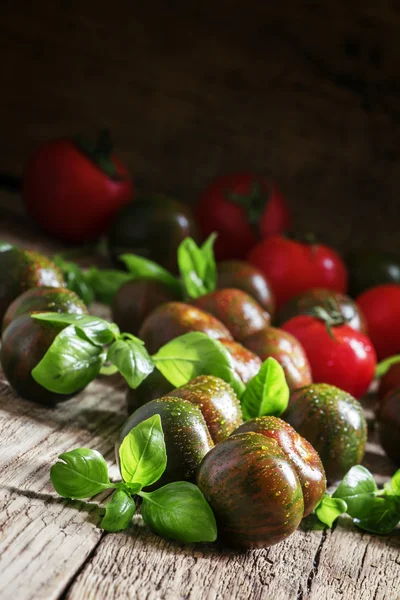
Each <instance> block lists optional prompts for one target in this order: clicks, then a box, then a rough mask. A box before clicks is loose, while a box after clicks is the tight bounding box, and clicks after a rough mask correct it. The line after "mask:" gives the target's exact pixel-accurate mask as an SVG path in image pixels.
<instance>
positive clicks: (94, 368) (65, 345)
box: [32, 313, 106, 394]
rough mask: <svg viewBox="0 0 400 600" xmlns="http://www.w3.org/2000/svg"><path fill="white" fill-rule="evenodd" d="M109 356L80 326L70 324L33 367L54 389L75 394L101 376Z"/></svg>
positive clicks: (37, 376)
mask: <svg viewBox="0 0 400 600" xmlns="http://www.w3.org/2000/svg"><path fill="white" fill-rule="evenodd" d="M49 314H53V313H49ZM71 316H72V315H71ZM105 359H106V353H105V351H104V350H103V348H101V347H100V346H96V345H95V344H92V343H91V342H89V340H87V339H86V337H85V336H84V335H83V333H82V332H81V331H80V330H79V329H76V327H74V326H73V325H70V326H69V327H66V328H65V329H63V330H62V331H60V333H59V334H58V335H57V337H56V338H55V339H54V342H53V343H52V345H51V346H50V348H49V349H48V350H47V352H46V354H45V355H44V357H43V358H42V360H41V361H40V362H39V364H38V365H36V367H35V368H34V369H33V370H32V377H33V378H34V380H35V381H37V383H39V384H40V385H42V386H43V387H44V388H46V389H48V390H50V391H51V392H56V393H58V394H74V393H75V392H78V391H79V390H82V389H83V388H84V387H86V386H87V385H88V384H89V383H90V382H91V381H92V380H93V379H95V378H96V377H97V375H98V374H99V371H100V369H101V367H102V365H103V364H104V361H105Z"/></svg>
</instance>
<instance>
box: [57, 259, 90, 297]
mask: <svg viewBox="0 0 400 600" xmlns="http://www.w3.org/2000/svg"><path fill="white" fill-rule="evenodd" d="M53 262H54V263H55V264H56V265H57V267H59V269H61V272H62V274H63V277H64V280H65V283H66V285H67V288H68V289H69V290H71V291H72V292H75V294H78V296H79V297H80V298H82V300H83V301H84V303H85V304H86V306H88V305H89V304H91V303H92V302H93V300H94V292H93V290H92V288H91V286H90V285H89V284H88V282H87V280H86V274H85V273H84V271H83V270H82V269H81V268H80V267H79V266H78V265H77V264H76V263H74V262H69V261H66V260H64V259H63V258H62V256H60V255H59V254H57V255H56V256H54V257H53Z"/></svg>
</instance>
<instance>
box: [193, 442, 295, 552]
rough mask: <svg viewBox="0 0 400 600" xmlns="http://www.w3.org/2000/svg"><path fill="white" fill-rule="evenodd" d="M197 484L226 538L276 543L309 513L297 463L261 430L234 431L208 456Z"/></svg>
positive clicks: (253, 544)
mask: <svg viewBox="0 0 400 600" xmlns="http://www.w3.org/2000/svg"><path fill="white" fill-rule="evenodd" d="M197 484H198V486H199V488H200V489H201V491H202V492H203V494H204V496H205V498H206V500H208V502H209V503H210V505H211V508H212V509H213V512H214V514H215V518H216V520H217V525H218V533H219V535H220V536H221V538H222V539H223V540H224V541H225V543H227V544H229V545H231V546H236V547H242V548H257V547H262V546H272V545H273V544H277V543H278V542H281V541H282V540H284V539H285V538H286V537H288V536H289V535H290V534H291V533H293V532H294V531H295V529H297V527H298V525H299V523H300V521H301V519H302V517H303V513H304V502H303V494H302V490H301V484H300V481H299V478H298V476H297V473H296V469H295V468H294V466H293V465H292V463H291V462H290V461H289V460H288V458H287V457H286V455H285V454H284V452H283V451H282V450H281V449H280V447H279V445H278V443H277V442H276V441H275V440H273V439H270V438H267V437H265V436H264V435H260V434H258V433H241V434H236V435H232V436H231V437H229V438H228V439H226V440H225V441H224V442H221V443H220V444H217V445H216V446H214V448H213V449H212V450H211V451H210V452H209V453H208V454H207V455H206V456H205V458H204V459H203V461H202V463H201V465H200V468H199V470H198V474H197Z"/></svg>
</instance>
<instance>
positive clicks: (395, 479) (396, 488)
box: [390, 469, 400, 496]
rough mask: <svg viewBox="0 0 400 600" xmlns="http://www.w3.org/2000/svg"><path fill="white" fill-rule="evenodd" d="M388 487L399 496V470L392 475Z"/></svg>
mask: <svg viewBox="0 0 400 600" xmlns="http://www.w3.org/2000/svg"><path fill="white" fill-rule="evenodd" d="M390 486H391V488H392V490H393V492H394V493H395V494H397V495H399V496H400V469H399V470H398V471H396V473H395V474H394V475H393V477H392V480H391V482H390Z"/></svg>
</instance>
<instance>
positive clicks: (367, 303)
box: [357, 284, 400, 360]
mask: <svg viewBox="0 0 400 600" xmlns="http://www.w3.org/2000/svg"><path fill="white" fill-rule="evenodd" d="M357 304H358V306H359V307H360V308H361V310H362V311H363V313H364V315H365V318H366V320H367V326H368V335H369V337H370V338H371V342H372V343H373V345H374V348H375V350H376V353H377V355H378V358H379V360H382V359H383V358H387V357H388V356H392V355H394V354H399V353H400V285H398V284H387V285H379V286H377V287H375V288H372V289H370V290H367V291H366V292H364V293H363V294H361V296H359V297H358V298H357Z"/></svg>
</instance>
